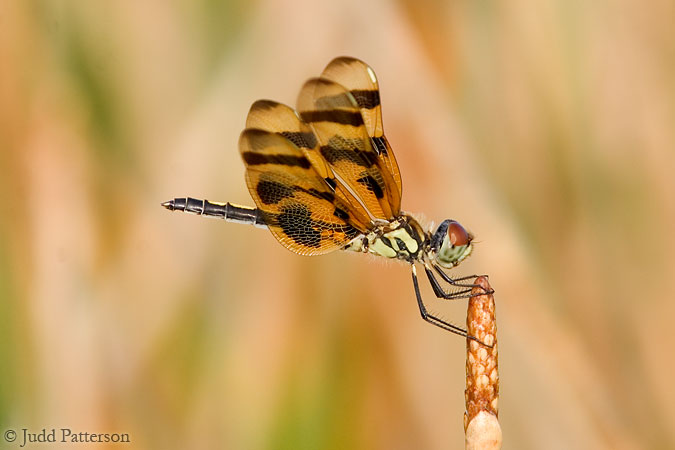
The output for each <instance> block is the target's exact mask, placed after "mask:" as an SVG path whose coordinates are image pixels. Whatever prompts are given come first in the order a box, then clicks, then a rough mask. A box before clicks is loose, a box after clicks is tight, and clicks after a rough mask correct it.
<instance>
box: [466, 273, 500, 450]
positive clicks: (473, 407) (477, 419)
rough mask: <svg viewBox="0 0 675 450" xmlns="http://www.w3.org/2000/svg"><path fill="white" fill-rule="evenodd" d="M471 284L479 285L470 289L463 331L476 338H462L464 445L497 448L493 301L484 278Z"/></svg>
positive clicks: (497, 412)
mask: <svg viewBox="0 0 675 450" xmlns="http://www.w3.org/2000/svg"><path fill="white" fill-rule="evenodd" d="M474 283H475V284H477V285H479V286H480V287H475V288H474V289H473V291H472V295H474V297H471V298H470V299H469V308H468V312H467V318H466V322H467V333H468V335H469V336H473V337H474V338H476V339H477V341H476V340H474V339H467V340H466V390H465V391H464V398H465V401H466V412H465V413H464V431H465V436H466V443H465V448H467V449H469V448H470V449H488V448H489V449H493V448H501V428H500V427H499V421H498V420H497V418H498V416H499V371H498V364H497V354H498V346H497V322H496V319H495V301H494V295H493V294H492V292H493V291H492V288H491V287H490V283H489V282H488V280H487V277H483V276H481V277H478V278H476V280H475V281H474ZM486 292H490V293H489V294H487V293H486ZM478 341H480V342H478Z"/></svg>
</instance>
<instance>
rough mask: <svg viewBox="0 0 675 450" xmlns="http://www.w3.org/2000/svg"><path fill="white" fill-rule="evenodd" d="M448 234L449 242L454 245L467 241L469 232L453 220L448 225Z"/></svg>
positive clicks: (464, 243)
mask: <svg viewBox="0 0 675 450" xmlns="http://www.w3.org/2000/svg"><path fill="white" fill-rule="evenodd" d="M448 236H449V237H450V243H451V244H452V245H454V246H462V245H467V244H468V243H469V233H467V232H466V230H465V229H464V227H463V226H461V225H460V224H459V223H457V222H455V221H454V220H453V221H451V222H450V225H449V226H448Z"/></svg>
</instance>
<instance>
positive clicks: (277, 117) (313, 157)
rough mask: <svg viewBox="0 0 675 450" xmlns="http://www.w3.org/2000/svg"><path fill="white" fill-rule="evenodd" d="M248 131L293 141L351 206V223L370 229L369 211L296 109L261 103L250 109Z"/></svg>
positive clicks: (265, 102) (272, 103)
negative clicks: (339, 176)
mask: <svg viewBox="0 0 675 450" xmlns="http://www.w3.org/2000/svg"><path fill="white" fill-rule="evenodd" d="M246 128H258V129H261V130H266V131H269V132H272V133H277V134H279V135H281V136H283V137H285V138H286V139H288V140H289V141H291V142H292V143H293V144H294V145H295V146H296V147H298V148H299V149H300V150H301V151H302V153H303V154H304V155H305V157H307V159H308V160H309V162H310V163H311V165H312V167H313V168H314V170H315V171H316V172H317V173H318V176H319V177H320V178H322V179H323V180H324V181H325V182H326V183H327V184H328V186H329V187H330V188H331V189H332V190H333V192H334V193H335V196H336V197H337V198H338V199H340V200H341V201H342V202H343V203H345V204H346V205H347V207H348V209H349V212H350V220H351V222H352V223H353V224H354V225H355V226H356V227H357V228H359V229H364V228H366V227H367V226H369V223H370V218H369V216H368V212H367V211H366V210H365V209H364V207H363V206H362V205H361V204H360V203H359V201H358V200H357V199H356V197H354V195H353V194H352V193H351V192H350V191H349V189H346V188H345V186H343V185H342V183H340V181H339V180H338V179H337V178H336V177H335V174H334V173H333V171H332V170H331V168H330V167H329V166H328V164H327V163H326V161H325V160H324V159H323V157H321V154H320V153H319V151H318V145H319V142H318V140H317V139H316V136H314V133H313V132H312V130H311V129H310V128H309V126H308V125H307V124H306V123H304V122H302V121H301V120H300V118H299V117H298V114H297V113H296V112H295V111H294V110H293V109H292V108H290V107H288V106H286V105H284V104H281V103H277V102H275V101H272V100H258V101H257V102H255V103H254V104H253V105H252V106H251V109H250V110H249V113H248V117H247V118H246Z"/></svg>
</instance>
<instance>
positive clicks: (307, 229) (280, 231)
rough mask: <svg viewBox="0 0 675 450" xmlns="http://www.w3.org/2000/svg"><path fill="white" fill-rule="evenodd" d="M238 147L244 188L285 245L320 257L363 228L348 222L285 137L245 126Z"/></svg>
mask: <svg viewBox="0 0 675 450" xmlns="http://www.w3.org/2000/svg"><path fill="white" fill-rule="evenodd" d="M239 150H240V152H241V155H242V158H243V159H244V163H245V164H246V184H247V185H248V189H249V192H250V193H251V196H252V197H253V200H254V201H255V203H256V205H257V206H258V208H259V209H260V210H261V211H262V212H263V216H264V218H265V223H266V224H267V226H268V227H269V229H270V231H271V232H272V234H273V235H274V236H275V237H276V238H277V240H278V241H279V242H280V243H281V244H282V245H283V246H284V247H286V248H288V249H289V250H291V251H293V252H295V253H299V254H301V255H319V254H323V253H328V252H331V251H333V250H337V249H340V248H342V247H344V246H345V245H346V244H347V243H349V242H350V241H351V240H352V239H354V238H355V237H356V236H358V235H359V234H360V233H362V232H363V231H364V230H359V229H357V228H356V227H355V226H354V225H353V224H352V222H353V221H352V218H351V216H350V213H349V208H348V206H347V205H346V204H345V203H344V202H343V201H342V200H340V199H339V198H338V197H336V195H335V193H334V192H333V190H332V189H331V188H330V186H329V185H328V184H327V183H326V182H325V181H324V180H323V179H322V178H321V177H320V176H319V174H318V173H317V172H316V170H315V169H314V167H313V166H312V164H311V162H310V160H309V159H308V158H307V157H306V156H305V154H304V153H303V152H302V151H301V150H300V149H299V148H298V147H297V146H296V145H295V144H294V143H293V142H292V141H291V140H289V139H288V138H286V137H284V136H283V135H281V134H278V133H274V132H271V131H267V130H262V129H258V128H247V129H245V130H244V131H243V133H242V134H241V137H240V139H239Z"/></svg>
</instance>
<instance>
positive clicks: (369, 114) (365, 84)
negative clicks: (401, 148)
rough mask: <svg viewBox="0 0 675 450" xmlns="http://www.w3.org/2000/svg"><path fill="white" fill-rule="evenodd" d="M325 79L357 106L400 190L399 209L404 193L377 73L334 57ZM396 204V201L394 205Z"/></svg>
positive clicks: (379, 154) (379, 153)
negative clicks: (388, 135) (384, 118)
mask: <svg viewBox="0 0 675 450" xmlns="http://www.w3.org/2000/svg"><path fill="white" fill-rule="evenodd" d="M321 77H322V78H327V79H329V80H332V81H335V82H336V83H338V84H341V85H342V86H344V87H345V88H346V89H347V90H348V91H349V92H350V94H352V96H353V97H354V99H355V100H356V103H358V105H359V108H360V109H361V115H362V116H363V122H364V124H365V126H366V130H368V135H369V136H370V137H371V138H372V141H373V146H374V147H375V151H376V152H377V153H378V157H379V158H380V159H381V160H382V162H383V163H384V166H385V167H386V168H387V170H388V171H389V173H391V176H392V178H393V180H394V183H395V184H396V188H397V191H398V196H399V199H398V204H399V206H398V207H395V205H392V207H395V208H394V209H398V208H400V197H401V193H402V192H403V190H402V181H401V173H400V171H399V168H398V163H397V162H396V156H394V153H393V152H392V150H391V147H390V146H389V142H388V141H387V138H386V136H385V135H384V128H383V126H382V105H381V104H380V87H379V85H378V82H377V77H376V76H375V72H374V71H373V69H371V68H370V67H369V66H368V64H366V63H364V62H363V61H361V60H359V59H356V58H351V57H348V56H342V57H339V58H335V59H334V60H333V61H331V62H330V63H329V64H328V66H326V68H325V69H324V71H323V73H322V74H321ZM394 203H395V202H394Z"/></svg>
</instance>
